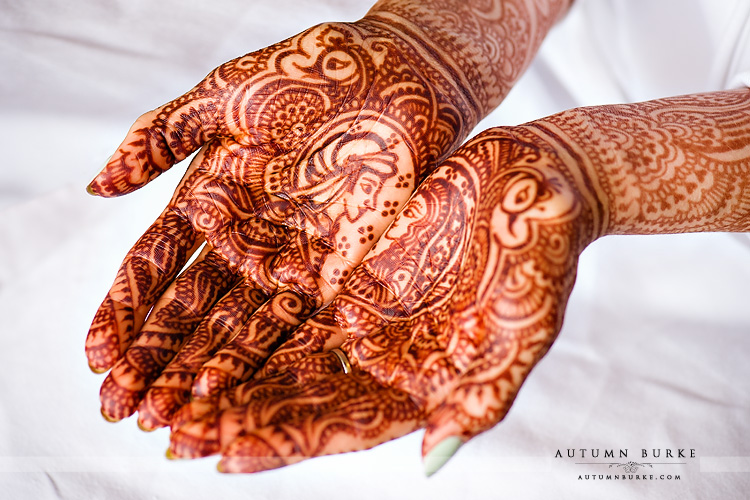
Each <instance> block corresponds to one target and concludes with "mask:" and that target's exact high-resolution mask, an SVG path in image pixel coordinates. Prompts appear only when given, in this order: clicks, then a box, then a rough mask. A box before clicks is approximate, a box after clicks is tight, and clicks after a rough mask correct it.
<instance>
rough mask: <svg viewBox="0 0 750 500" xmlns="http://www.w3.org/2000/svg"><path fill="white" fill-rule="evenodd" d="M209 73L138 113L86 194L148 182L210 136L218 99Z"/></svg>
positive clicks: (112, 191) (111, 191) (122, 191)
mask: <svg viewBox="0 0 750 500" xmlns="http://www.w3.org/2000/svg"><path fill="white" fill-rule="evenodd" d="M211 80H212V77H211V75H209V76H208V77H207V78H206V79H205V80H203V81H202V82H201V83H200V84H199V85H198V86H196V87H195V88H193V89H192V90H191V91H190V92H188V93H187V94H184V95H182V96H180V97H178V98H177V99H175V100H173V101H171V102H169V103H167V104H165V105H164V106H161V107H159V108H157V109H155V110H153V111H149V112H148V113H145V114H143V115H141V116H140V117H138V119H137V120H136V121H135V123H134V124H133V125H132V126H131V127H130V130H129V131H128V134H127V135H126V136H125V139H124V140H123V141H122V144H120V146H119V147H118V148H117V151H116V152H115V153H114V154H113V155H112V156H111V157H110V159H109V160H108V161H107V163H106V165H105V166H104V168H103V169H102V171H101V172H100V173H99V174H98V175H97V176H96V177H95V178H94V180H92V181H91V183H90V184H89V185H88V187H87V188H86V190H87V191H88V192H89V194H92V195H98V196H104V197H113V196H120V195H123V194H127V193H130V192H132V191H135V190H136V189H138V188H140V187H142V186H144V185H146V184H148V183H149V182H150V181H151V180H152V179H154V178H156V177H157V176H159V174H161V173H162V172H164V171H166V170H168V169H169V168H171V167H172V165H174V164H175V163H177V162H179V161H181V160H183V159H185V158H186V157H187V156H189V155H190V154H191V153H193V152H194V151H196V150H197V149H198V148H199V147H201V146H202V145H203V144H205V143H206V142H208V141H209V140H211V139H212V138H213V137H214V136H215V135H216V131H217V128H218V125H217V107H218V103H217V101H216V100H215V99H214V98H213V95H214V94H215V93H216V92H215V91H211V90H209V89H210V88H211V85H212V84H211Z"/></svg>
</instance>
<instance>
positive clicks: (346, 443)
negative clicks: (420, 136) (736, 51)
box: [170, 89, 750, 472]
mask: <svg viewBox="0 0 750 500" xmlns="http://www.w3.org/2000/svg"><path fill="white" fill-rule="evenodd" d="M614 116H620V117H621V119H623V120H625V121H624V122H623V123H622V124H621V126H619V127H616V128H615V127H613V126H611V124H613V123H614V122H613V121H611V120H613V117H614ZM690 116H693V117H694V118H689V117H690ZM623 117H624V118H623ZM676 117H685V119H684V121H683V120H678V119H677V118H676ZM600 124H603V125H600ZM749 124H750V90H748V89H744V90H737V91H729V92H715V93H710V94H703V95H693V96H683V97H678V98H673V99H661V100H658V101H651V102H648V103H641V104H634V105H623V106H612V107H599V108H587V109H582V110H571V111H568V112H565V113H562V114H559V115H555V116H552V117H549V118H545V119H542V120H537V121H535V122H531V123H529V124H525V125H522V126H518V127H512V128H507V129H492V130H490V131H487V132H485V133H483V134H481V135H479V136H477V137H476V138H475V139H473V140H471V141H470V142H468V143H467V144H466V145H465V146H463V147H462V148H460V149H459V150H458V151H457V152H456V153H454V155H452V156H451V157H450V158H449V159H448V160H446V161H445V162H444V163H443V165H442V166H441V167H440V168H438V169H437V170H436V171H435V172H433V173H432V174H431V175H430V176H429V177H428V178H427V179H426V181H425V182H424V183H422V184H421V185H420V187H419V189H418V190H417V192H416V193H415V195H414V197H413V198H412V199H411V200H410V201H409V202H408V203H407V204H406V206H405V207H404V209H403V211H402V213H401V214H400V215H399V216H398V218H397V219H396V221H395V222H394V224H393V226H392V227H391V228H390V229H389V230H388V231H387V232H386V233H385V234H384V235H383V236H382V237H381V239H380V240H379V241H378V243H377V244H376V246H375V247H374V248H373V250H371V252H370V254H369V255H368V256H367V257H366V258H365V260H364V261H363V263H362V264H361V265H360V266H358V267H357V268H356V269H355V270H354V272H353V274H352V277H351V279H350V280H349V281H348V282H347V284H346V285H345V287H344V290H343V291H342V293H341V294H340V295H339V296H338V297H337V298H336V299H335V300H334V301H333V303H332V304H331V305H330V306H329V307H328V308H327V309H326V310H325V311H326V317H327V319H324V321H322V322H320V323H318V324H317V325H316V326H315V329H314V330H310V331H311V332H312V331H316V330H319V329H325V328H326V325H328V326H330V327H331V332H330V333H329V334H328V335H323V334H320V333H316V335H315V336H316V338H319V339H325V341H326V342H328V341H329V340H330V339H342V335H341V332H338V331H336V328H338V329H340V330H342V331H343V332H344V333H345V334H346V335H348V340H346V341H343V345H342V349H344V350H345V351H346V352H347V353H348V354H349V359H350V361H351V363H352V365H353V366H354V368H355V369H354V372H353V375H350V376H346V375H343V374H341V373H340V372H339V373H337V374H333V375H330V374H328V372H326V371H325V370H323V369H321V368H320V367H323V366H327V367H328V368H329V369H330V366H331V364H332V363H335V359H334V358H335V357H334V356H333V354H332V353H323V354H313V355H309V354H308V355H307V356H306V357H301V358H298V360H297V361H294V362H292V364H291V366H290V367H289V368H288V370H289V372H290V373H288V375H287V377H286V378H284V373H285V372H282V373H279V372H277V373H276V374H275V375H272V376H270V377H268V378H266V379H258V380H254V381H252V382H248V383H245V384H243V385H242V386H238V387H237V388H236V389H235V390H233V391H231V392H229V393H226V394H225V395H224V396H222V397H221V398H219V399H220V401H215V402H214V403H212V404H205V405H204V406H202V407H200V408H198V407H197V406H196V407H195V408H194V409H195V410H199V411H195V413H194V417H195V418H194V419H193V420H189V419H184V420H182V421H181V422H179V425H176V426H174V427H173V434H172V444H171V448H170V449H171V450H172V451H173V453H174V454H175V455H179V456H203V455H206V454H210V453H221V454H222V455H223V458H222V461H221V463H220V465H221V467H223V469H224V470H226V471H228V472H255V471H259V470H265V469H269V468H274V467H280V466H283V465H287V464H290V463H294V462H296V461H299V460H302V459H304V458H309V457H311V456H317V455H321V454H327V453H336V452H342V451H351V450H356V449H363V448H366V447H369V446H373V445H374V444H377V443H378V442H382V441H385V440H388V439H392V438H393V437H396V436H398V435H401V434H400V433H404V432H409V431H410V430H411V429H413V428H416V427H424V428H425V429H426V432H425V437H424V442H423V453H424V454H428V453H430V451H431V450H433V449H434V447H435V446H436V445H437V444H438V443H440V442H442V441H443V440H445V439H447V438H451V437H453V438H458V439H459V440H460V441H466V440H467V439H470V438H471V437H473V436H475V435H476V434H478V433H480V432H482V431H484V430H486V429H489V428H490V427H492V426H493V425H495V424H496V423H497V422H499V421H500V420H501V419H502V418H503V417H504V415H505V414H506V413H507V411H508V409H509V408H510V406H511V404H512V402H513V400H514V398H515V396H516V395H517V393H518V391H519V388H520V387H521V384H522V383H523V381H524V380H525V378H526V376H527V375H528V374H529V372H530V370H531V369H532V368H533V366H534V365H535V364H536V362H537V361H538V360H539V359H540V358H541V357H542V356H543V355H544V354H545V353H546V352H547V350H548V349H549V347H550V345H551V343H552V342H553V341H554V338H555V336H556V335H557V333H558V332H559V330H560V327H561V324H562V320H563V314H564V310H565V305H566V301H567V298H568V296H569V294H570V291H571V289H572V287H573V283H574V280H575V272H576V265H577V260H578V256H579V255H580V252H581V251H582V250H583V249H584V248H585V247H586V246H587V245H588V244H589V243H590V242H591V241H593V240H594V239H596V238H597V237H599V236H602V235H604V234H619V233H623V232H635V231H642V232H674V231H695V230H705V231H714V230H734V231H747V230H748V226H750V212H748V206H750V204H749V202H750V189H748V184H749V181H748V178H747V177H748V175H747V174H748V170H749V169H750V127H749V126H748V125H749ZM576 138H577V139H576ZM624 141H631V142H632V144H638V147H635V148H634V149H632V150H629V151H624V150H622V149H620V148H617V147H616V145H617V144H625V143H626V142H624ZM638 151H640V152H639V153H637V154H636V152H638ZM634 169H635V170H643V172H644V173H643V174H642V175H631V172H632V171H633V170H634ZM649 172H652V173H653V174H649ZM693 173H694V174H695V177H694V176H693ZM696 179H703V181H702V182H701V183H695V180H696ZM682 192H688V193H690V194H692V197H691V196H686V197H685V198H682V197H680V194H681V193H682ZM656 200H658V202H657V201H656ZM654 210H656V211H657V212H658V210H663V214H664V217H663V218H662V219H659V218H657V217H655V216H653V214H654V213H657V212H654ZM440 214H442V215H441V216H440ZM633 214H641V215H637V216H634V215H633ZM461 220H463V224H460V223H459V221H461ZM660 224H661V225H660ZM420 263H425V264H427V265H426V266H424V267H422V264H420ZM413 270H416V273H417V274H418V275H410V274H409V272H412V271H413ZM422 273H424V275H423V276H422V275H421V274H422ZM446 283H449V284H450V286H445V287H444V284H446ZM330 316H333V317H335V319H336V321H335V322H332V321H330ZM334 326H335V328H334ZM302 329H303V328H300V329H299V330H302ZM299 330H298V331H299ZM300 345H301V344H300ZM318 345H319V346H320V345H321V344H320V341H318ZM327 347H328V348H330V344H329V345H328V346H327ZM282 350H283V348H282ZM295 352H296V351H295V346H294V345H290V348H289V352H288V355H289V359H292V358H293V355H294V353H295ZM315 367H317V368H315ZM404 396H405V397H406V398H407V399H408V401H409V404H406V403H404ZM212 405H213V406H212ZM188 406H190V405H188ZM186 408H187V407H186ZM371 411H375V414H374V415H373V414H372V413H370V412H371Z"/></svg>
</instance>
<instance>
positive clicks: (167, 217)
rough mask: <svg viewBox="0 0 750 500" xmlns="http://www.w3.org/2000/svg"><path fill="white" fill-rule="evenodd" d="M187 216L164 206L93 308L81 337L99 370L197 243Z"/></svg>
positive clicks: (116, 354) (115, 353)
mask: <svg viewBox="0 0 750 500" xmlns="http://www.w3.org/2000/svg"><path fill="white" fill-rule="evenodd" d="M196 243H197V238H196V236H195V234H194V233H193V231H192V229H190V227H189V225H188V223H187V221H185V219H183V218H182V217H181V216H180V215H179V214H177V213H175V212H173V211H171V210H167V211H165V213H164V214H162V216H160V217H159V219H157V221H156V222H155V223H154V224H153V225H152V226H151V227H150V228H149V229H148V231H146V233H145V234H144V235H143V236H142V237H141V238H140V239H139V240H138V242H137V243H136V244H135V246H134V247H133V249H132V250H131V251H130V252H129V253H128V255H127V256H126V257H125V260H124V262H123V264H122V267H121V268H120V270H119V272H118V273H117V278H116V279H115V283H114V285H112V288H111V289H110V291H109V293H108V294H107V297H106V298H105V299H104V302H103V303H102V305H101V306H100V307H99V310H98V311H97V312H96V316H95V317H94V320H93V322H92V324H91V328H90V330H89V333H88V336H87V338H86V356H87V358H88V361H89V366H90V367H91V369H92V370H94V371H95V372H99V373H101V372H105V371H107V370H108V369H110V368H111V367H112V366H113V365H114V363H115V362H116V361H117V360H118V359H119V358H120V356H121V355H122V354H123V353H124V352H125V349H126V348H127V347H128V346H129V345H130V343H131V342H132V340H133V338H134V337H135V335H136V333H137V332H138V330H139V329H140V327H141V325H142V323H143V320H144V318H145V317H146V314H147V313H148V311H149V309H151V307H152V306H153V304H154V302H156V300H157V298H158V297H159V296H160V295H161V294H162V293H163V292H164V290H165V289H166V288H167V286H168V285H169V284H170V282H171V281H172V280H173V279H174V278H175V276H177V273H178V272H179V271H180V269H181V268H182V266H183V265H184V264H185V262H186V261H187V259H188V257H189V256H190V255H191V254H192V253H193V251H194V250H195V248H196V247H197V244H196Z"/></svg>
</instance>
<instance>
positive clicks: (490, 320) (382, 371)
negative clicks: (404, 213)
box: [336, 130, 593, 411]
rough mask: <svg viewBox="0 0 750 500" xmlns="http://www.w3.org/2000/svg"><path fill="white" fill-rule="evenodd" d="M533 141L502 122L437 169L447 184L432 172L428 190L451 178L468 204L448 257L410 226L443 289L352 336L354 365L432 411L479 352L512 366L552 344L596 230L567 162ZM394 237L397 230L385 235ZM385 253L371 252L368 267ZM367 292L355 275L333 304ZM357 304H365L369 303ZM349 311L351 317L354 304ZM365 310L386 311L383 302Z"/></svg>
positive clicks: (413, 245)
mask: <svg viewBox="0 0 750 500" xmlns="http://www.w3.org/2000/svg"><path fill="white" fill-rule="evenodd" d="M530 139H533V137H528V136H527V137H524V136H523V135H519V134H517V133H509V132H508V131H505V130H501V131H490V132H488V133H485V134H482V135H480V136H479V137H478V138H476V139H474V140H472V141H470V142H469V143H468V144H467V145H466V146H465V147H463V148H462V149H461V150H460V151H459V152H458V153H456V154H454V156H453V157H451V159H450V160H448V161H447V162H446V163H445V164H444V165H443V167H441V169H439V170H438V171H436V172H435V174H434V177H435V178H436V179H439V180H441V181H442V182H441V183H436V182H434V180H433V177H431V178H430V179H429V180H428V181H427V182H426V183H425V184H424V185H423V188H420V193H419V195H422V196H424V195H423V194H422V191H423V190H425V191H428V190H431V189H433V188H434V187H435V186H437V185H439V184H445V183H447V184H451V183H452V189H454V190H457V191H461V192H462V196H463V198H462V199H463V200H469V201H468V202H467V207H466V208H465V209H464V210H461V209H457V207H452V213H454V214H457V215H459V217H457V219H456V220H457V222H456V227H460V228H461V230H462V231H463V233H466V234H468V235H470V238H468V237H465V236H463V235H462V236H463V237H459V238H458V239H457V240H456V241H461V240H465V244H464V245H457V244H455V243H454V244H452V245H449V246H447V247H446V249H448V250H449V251H448V253H446V254H445V256H446V260H442V259H437V260H435V259H433V258H432V257H431V256H432V255H437V254H436V253H435V251H434V249H431V248H430V246H429V245H426V244H425V242H426V241H429V240H430V237H428V236H425V235H421V236H416V234H415V235H410V239H411V241H410V243H409V246H408V247H406V248H409V249H411V251H412V256H411V257H410V259H416V260H417V261H418V260H419V258H420V256H419V254H417V255H414V249H415V248H420V249H424V250H423V252H424V254H423V256H424V257H425V258H426V259H427V261H426V262H432V263H441V262H443V264H442V266H439V267H442V269H439V270H438V271H437V272H435V270H431V271H429V272H428V274H430V273H432V272H435V275H434V276H430V277H429V279H428V280H427V281H428V282H431V283H432V282H433V281H434V282H435V283H439V284H440V285H439V286H435V285H432V286H433V287H434V290H437V291H439V292H440V293H439V294H438V293H436V297H435V299H431V298H430V295H429V294H425V295H422V296H418V297H416V298H415V299H416V302H415V304H416V305H417V306H418V307H414V308H412V312H411V314H409V315H407V316H405V317H403V318H401V319H396V320H394V319H392V318H388V321H384V322H382V323H381V324H380V325H379V328H377V329H370V330H367V333H366V335H364V336H362V337H361V338H359V339H357V340H354V341H352V342H350V343H349V344H348V345H347V348H348V349H349V350H350V352H351V356H352V359H353V360H354V362H355V363H356V364H357V366H359V367H360V368H361V369H364V370H366V371H367V372H368V373H370V374H371V375H373V376H374V377H375V378H376V379H377V380H378V381H380V382H381V383H383V384H384V385H388V386H390V387H396V388H398V389H400V390H403V391H405V392H407V393H409V394H410V395H412V397H414V398H415V399H416V400H419V401H422V402H423V404H425V405H427V406H426V408H427V409H428V411H429V410H430V409H432V408H434V407H435V405H437V404H439V403H440V402H441V401H442V400H443V398H444V397H445V396H446V395H447V394H449V393H451V391H452V389H453V388H454V387H455V385H456V384H458V383H461V381H463V380H464V378H463V377H464V375H463V374H465V373H466V372H467V370H470V369H471V368H472V366H474V364H475V362H476V361H475V360H478V359H480V358H481V359H490V360H491V362H492V363H493V366H494V367H495V368H498V367H499V368H498V370H496V372H497V373H506V372H512V373H516V372H519V373H520V371H521V369H520V368H518V367H515V366H516V365H515V364H519V365H518V366H520V365H529V366H531V365H533V363H534V362H535V361H536V360H537V359H538V356H537V355H534V354H531V353H532V352H535V351H539V352H541V351H543V350H546V349H542V348H540V347H539V346H538V344H539V343H540V342H541V343H544V342H546V344H545V345H549V343H551V342H552V339H553V338H554V335H555V334H556V332H557V331H558V329H559V326H560V321H561V318H559V319H558V318H557V317H556V316H555V314H556V312H557V311H558V309H559V300H558V299H557V297H561V296H566V295H567V294H569V292H570V288H571V287H572V283H573V279H574V276H575V265H576V262H577V258H578V255H579V253H580V251H581V250H582V249H583V248H584V247H585V245H586V244H587V243H588V242H589V241H591V239H592V233H593V229H592V228H591V215H590V214H589V213H588V212H589V211H588V210H586V211H584V210H583V207H584V205H583V204H582V203H581V201H580V195H578V194H577V191H576V189H575V188H574V187H573V186H575V184H574V178H573V176H572V175H570V174H569V173H567V167H566V165H565V164H564V163H563V162H562V161H561V160H560V159H559V158H558V157H557V156H556V155H554V154H553V152H552V151H551V150H549V151H548V150H547V149H548V148H545V147H540V145H539V143H538V141H536V142H534V141H533V140H530ZM439 191H440V190H434V192H435V193H436V194H437V193H439ZM445 192H446V193H449V192H450V191H449V190H445ZM470 193H474V195H473V196H474V197H475V199H476V200H477V201H476V202H475V203H474V204H472V203H471V201H470V200H471V195H469V196H467V194H470ZM419 195H418V196H415V198H414V200H418V198H419ZM443 196H444V194H441V195H440V198H439V199H441V200H442V203H443V204H447V205H448V206H450V203H449V202H447V201H446V200H452V199H454V198H456V196H455V195H453V196H452V197H449V198H443ZM411 203H412V202H411V201H410V204H411ZM474 205H476V206H474ZM408 207H409V205H407V208H408ZM459 220H462V222H461V223H460V224H458V221H459ZM400 221H401V220H400V219H399V222H400ZM397 225H398V223H397ZM579 225H580V226H583V227H587V228H588V229H586V230H583V231H582V230H580V229H578V226H579ZM433 227H434V225H433ZM442 232H445V231H444V230H443V231H442ZM394 234H395V235H396V236H398V234H397V233H394ZM405 234H407V235H408V231H407V232H406V233H405ZM439 236H440V235H439V234H438V235H435V238H436V240H439ZM389 238H391V232H390V231H389V232H388V233H386V235H385V236H384V237H383V240H382V241H384V242H386V244H387V243H388V242H387V240H388V239H389ZM449 239H455V238H449ZM394 241H399V240H398V239H395V238H394V239H393V240H392V241H391V243H392V242H394ZM403 244H406V240H404V242H403ZM378 245H380V243H378ZM388 248H389V249H390V251H393V249H394V248H397V247H396V246H394V245H391V246H389V247H388ZM451 251H452V252H453V253H451ZM375 252H377V247H376V249H375ZM383 254H384V255H387V254H385V252H384V253H383ZM380 256H381V254H377V253H375V256H374V257H373V258H372V259H368V261H367V265H368V266H370V267H371V266H372V262H373V261H375V262H377V259H378V258H379V257H380ZM449 262H450V263H451V264H448V263H449ZM459 270H462V271H461V272H459ZM417 272H425V271H417ZM391 280H392V278H391ZM389 284H390V282H389ZM360 290H363V288H357V287H356V282H353V283H352V285H351V289H350V286H349V285H348V286H347V288H346V290H345V292H346V295H345V296H344V297H345V298H342V299H337V302H336V304H339V303H342V302H344V301H346V300H351V299H349V296H351V295H352V292H358V291H360ZM355 300H356V299H355ZM359 302H360V310H362V309H365V307H363V306H362V303H363V302H364V303H365V305H366V301H362V300H361V298H359ZM369 307H370V309H372V307H373V306H372V305H370V306H369ZM375 309H377V307H375ZM344 312H347V311H346V310H345V311H344ZM350 314H351V315H352V319H351V321H350V323H351V324H354V320H355V319H356V316H355V314H356V312H355V313H350ZM370 314H371V315H373V316H376V317H378V318H382V317H383V315H382V314H380V313H379V311H378V312H370ZM355 335H356V334H355ZM528 339H536V340H535V341H534V342H530V341H529V340H528ZM480 353H481V356H479V354H480ZM529 369H530V368H529ZM415 371H416V372H418V373H419V374H420V375H415ZM487 371H490V370H489V367H483V368H482V373H486V372H487ZM494 372H495V371H493V373H494ZM514 383H515V382H514ZM508 404H509V403H508Z"/></svg>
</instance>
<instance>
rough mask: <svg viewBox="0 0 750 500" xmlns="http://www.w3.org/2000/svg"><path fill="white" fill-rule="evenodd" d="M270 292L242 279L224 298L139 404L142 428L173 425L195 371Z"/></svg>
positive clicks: (188, 395) (224, 342) (139, 422)
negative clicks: (265, 292) (265, 291)
mask: <svg viewBox="0 0 750 500" xmlns="http://www.w3.org/2000/svg"><path fill="white" fill-rule="evenodd" d="M265 300H266V296H265V295H264V294H263V293H262V292H260V291H259V290H258V289H257V288H255V287H252V286H249V285H248V284H247V283H240V284H239V285H237V286H235V287H234V288H233V289H232V290H231V291H230V292H229V293H227V294H226V295H225V296H224V297H222V298H221V300H220V301H219V302H217V303H216V305H215V306H214V307H213V308H212V310H211V311H210V313H209V315H208V316H206V318H205V319H203V321H201V323H200V325H199V326H198V328H197V329H196V330H195V332H194V333H193V334H192V335H191V336H190V338H189V340H188V341H187V342H186V343H185V344H184V345H183V347H182V348H181V349H180V351H179V352H178V353H177V355H176V356H175V357H174V359H172V361H170V363H169V364H168V365H167V366H166V368H164V370H163V371H162V372H161V375H160V376H159V378H157V379H156V380H155V381H154V382H153V383H152V384H151V385H150V387H149V388H148V391H147V392H146V394H145V396H144V397H143V400H142V401H141V403H140V405H139V406H138V424H139V426H140V427H141V428H142V429H147V430H151V429H156V428H158V427H163V426H165V425H169V424H170V422H171V421H172V418H173V416H174V414H175V413H176V412H177V410H179V408H180V407H182V406H183V405H185V404H187V403H188V402H189V401H190V392H191V388H192V385H193V380H194V379H195V375H196V374H197V373H198V370H199V369H200V367H201V366H203V364H204V363H205V362H206V361H208V360H209V359H211V357H212V356H213V355H214V354H215V353H216V351H218V350H219V349H220V348H222V347H223V346H225V345H226V344H227V342H228V341H229V340H230V339H231V338H232V337H233V336H234V335H235V334H236V333H237V332H238V331H239V329H240V328H241V327H242V326H243V325H244V324H245V323H246V322H247V320H248V319H249V317H250V316H251V315H252V313H253V312H255V310H256V309H257V308H258V307H259V306H260V305H261V304H262V303H263V302H265Z"/></svg>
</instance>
